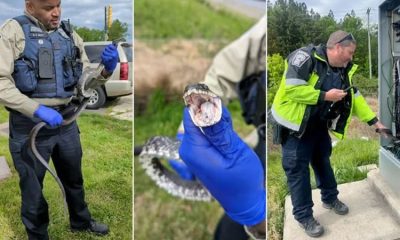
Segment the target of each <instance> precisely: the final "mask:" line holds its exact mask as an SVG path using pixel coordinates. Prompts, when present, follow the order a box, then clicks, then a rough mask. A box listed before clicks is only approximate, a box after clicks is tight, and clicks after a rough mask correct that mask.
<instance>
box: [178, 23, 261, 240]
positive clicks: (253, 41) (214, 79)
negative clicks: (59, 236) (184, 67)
mask: <svg viewBox="0 0 400 240" xmlns="http://www.w3.org/2000/svg"><path fill="white" fill-rule="evenodd" d="M266 22H267V20H266V17H265V16H264V17H262V18H261V19H260V20H259V21H258V22H257V23H256V24H255V25H254V26H253V27H252V28H251V29H249V30H248V31H247V32H246V33H244V34H243V35H242V36H241V37H239V38H238V39H237V40H235V41H234V42H232V43H231V44H229V45H228V46H226V47H225V48H224V49H222V50H221V51H220V52H219V53H218V54H217V55H216V56H215V58H214V59H213V62H212V64H211V66H210V68H209V69H208V71H207V74H206V76H205V79H204V81H203V83H205V84H206V85H207V86H208V87H209V88H210V90H211V91H213V92H214V93H215V94H217V95H218V96H220V97H221V98H222V100H223V102H224V103H225V104H227V103H228V102H229V101H230V100H233V99H236V98H239V99H240V100H241V103H242V111H243V115H244V117H245V119H246V122H247V123H251V124H253V125H255V126H256V127H257V132H258V144H257V146H256V147H255V151H256V153H257V155H258V159H257V161H259V162H260V163H261V165H260V169H257V167H254V168H251V169H250V168H247V167H246V166H244V165H243V166H241V167H243V169H242V171H243V172H248V173H253V174H254V176H252V177H256V176H257V174H256V173H257V172H258V170H261V172H263V171H262V168H264V169H263V170H264V175H265V151H266V142H265V112H266V109H265V103H266V97H265V67H266V62H265V60H266V53H265V50H266V49H265V48H266V39H265V35H266ZM184 124H186V125H189V126H191V125H192V124H191V123H190V122H189V120H188V119H186V123H185V119H184ZM181 131H182V129H181ZM185 136H186V129H185ZM183 141H184V142H185V137H183ZM182 146H189V144H183V143H182ZM181 148H182V147H181ZM206 151H207V150H206V149H204V152H206ZM181 152H182V153H183V154H184V153H185V150H181ZM196 156H197V157H198V158H199V159H198V160H199V161H201V162H203V164H207V162H208V161H204V159H203V158H204V157H203V156H204V154H201V153H200V152H199V154H193V152H192V155H191V157H192V158H189V159H185V158H184V156H181V157H182V159H183V160H184V161H185V162H189V164H190V163H193V162H196V161H197V160H195V159H193V158H195V157H196ZM188 157H189V156H188ZM170 163H171V162H170ZM171 165H172V167H173V168H174V169H175V170H176V171H177V172H178V173H179V172H180V175H181V176H188V175H189V176H190V174H188V171H189V172H190V170H192V172H194V173H195V175H196V173H197V174H210V175H212V174H213V173H212V171H211V170H210V172H205V173H198V171H196V169H187V167H186V166H185V165H183V164H179V163H177V162H173V163H172V164H171ZM237 167H238V168H240V166H237ZM210 168H212V166H210ZM210 168H208V169H210ZM205 169H207V168H205ZM215 173H219V174H220V175H221V176H223V175H224V170H222V169H220V172H218V171H216V172H215ZM210 177H211V178H212V177H213V176H210ZM231 177H232V182H231V183H230V184H236V183H237V187H238V189H239V191H240V190H243V192H245V190H244V189H240V186H241V184H239V182H236V183H235V179H236V178H240V176H236V177H234V176H231ZM250 178H251V177H250ZM250 178H249V179H248V182H251V180H250ZM211 185H212V184H211ZM206 187H210V186H206ZM213 187H215V186H211V188H213ZM221 190H222V191H223V189H221ZM264 192H265V189H264ZM246 194H249V195H251V194H250V193H246ZM254 194H256V193H254ZM226 197H227V198H228V199H229V200H228V202H229V201H232V202H234V201H236V202H237V204H240V201H237V200H238V199H235V198H234V197H232V196H226ZM220 203H221V205H222V207H224V209H225V210H226V206H224V205H225V204H226V203H225V204H224V201H220ZM263 204H264V208H260V209H259V210H261V211H262V210H263V211H264V218H262V220H260V219H259V216H260V215H258V216H253V217H254V218H258V220H260V221H259V222H258V224H254V223H253V228H252V230H255V229H258V230H259V231H260V232H264V234H265V223H266V220H265V211H266V210H265V205H266V203H265V198H264V202H263ZM243 206H245V204H244V203H243ZM245 224H246V223H245V222H243V221H240V220H238V219H232V214H230V213H228V214H225V215H224V216H223V217H222V218H221V220H220V222H219V223H218V226H217V229H216V231H215V235H214V239H215V240H224V239H229V240H245V239H248V238H249V236H248V234H247V233H246V232H245V230H244V228H243V225H245ZM258 230H255V231H258Z"/></svg>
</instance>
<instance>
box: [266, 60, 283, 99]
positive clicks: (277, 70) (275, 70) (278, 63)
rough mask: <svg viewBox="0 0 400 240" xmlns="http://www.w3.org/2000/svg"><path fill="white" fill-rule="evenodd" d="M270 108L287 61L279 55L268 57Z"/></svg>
mask: <svg viewBox="0 0 400 240" xmlns="http://www.w3.org/2000/svg"><path fill="white" fill-rule="evenodd" d="M267 64H268V67H267V69H268V71H267V73H268V107H271V105H272V102H273V101H274V97H275V94H276V91H278V88H279V84H280V82H281V79H282V75H283V71H284V70H285V61H284V59H283V57H282V56H281V55H279V54H273V55H271V56H268V59H267Z"/></svg>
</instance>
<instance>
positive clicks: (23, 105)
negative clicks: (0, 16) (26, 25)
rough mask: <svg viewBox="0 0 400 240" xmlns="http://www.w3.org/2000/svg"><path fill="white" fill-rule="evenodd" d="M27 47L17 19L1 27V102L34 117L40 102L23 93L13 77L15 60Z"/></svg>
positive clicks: (8, 21)
mask: <svg viewBox="0 0 400 240" xmlns="http://www.w3.org/2000/svg"><path fill="white" fill-rule="evenodd" d="M24 48H25V36H24V33H23V31H22V28H21V26H20V25H19V24H18V22H17V21H15V20H7V21H6V22H5V23H4V24H3V25H2V26H1V27H0V53H1V57H0V104H2V105H4V106H6V107H9V108H11V109H14V110H16V111H18V112H21V113H22V114H24V115H26V116H28V117H33V115H34V113H35V111H36V110H37V109H38V108H39V103H38V102H36V101H34V100H32V99H30V98H28V97H27V96H26V95H24V94H22V93H21V92H20V91H19V90H18V89H17V87H16V86H15V81H14V79H13V77H12V73H13V72H14V61H15V60H16V59H17V58H18V57H19V56H20V54H22V52H23V50H24Z"/></svg>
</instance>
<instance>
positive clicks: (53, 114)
mask: <svg viewBox="0 0 400 240" xmlns="http://www.w3.org/2000/svg"><path fill="white" fill-rule="evenodd" d="M34 115H35V117H38V118H40V119H42V120H43V121H44V122H46V123H47V124H48V125H50V127H56V126H60V125H61V123H62V121H63V117H62V116H61V114H60V113H59V112H57V111H56V110H54V109H52V108H49V107H46V106H43V105H39V107H38V109H37V110H36V111H35V113H34Z"/></svg>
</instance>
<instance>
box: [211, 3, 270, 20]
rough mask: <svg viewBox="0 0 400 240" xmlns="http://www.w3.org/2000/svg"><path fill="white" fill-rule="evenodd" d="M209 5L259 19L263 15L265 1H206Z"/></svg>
mask: <svg viewBox="0 0 400 240" xmlns="http://www.w3.org/2000/svg"><path fill="white" fill-rule="evenodd" d="M208 1H209V2H210V3H211V4H213V5H216V6H221V7H223V8H227V9H229V10H232V11H235V12H238V13H241V14H243V15H246V16H248V17H250V18H254V19H259V18H260V17H261V16H263V15H265V12H266V1H260V0H208Z"/></svg>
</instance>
